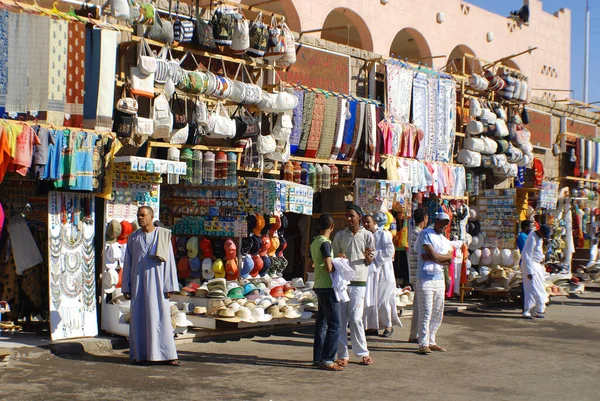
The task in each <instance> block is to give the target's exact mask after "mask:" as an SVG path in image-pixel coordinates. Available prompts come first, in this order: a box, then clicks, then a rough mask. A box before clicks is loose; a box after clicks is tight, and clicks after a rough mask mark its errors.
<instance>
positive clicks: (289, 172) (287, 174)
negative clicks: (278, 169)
mask: <svg viewBox="0 0 600 401" xmlns="http://www.w3.org/2000/svg"><path fill="white" fill-rule="evenodd" d="M283 179H284V180H286V181H290V182H294V164H293V163H292V162H291V161H289V160H288V162H287V163H285V166H284V167H283Z"/></svg>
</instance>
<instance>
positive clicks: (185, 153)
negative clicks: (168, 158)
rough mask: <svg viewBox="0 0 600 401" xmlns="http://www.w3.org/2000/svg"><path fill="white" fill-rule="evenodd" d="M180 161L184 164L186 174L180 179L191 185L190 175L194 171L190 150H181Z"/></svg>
mask: <svg viewBox="0 0 600 401" xmlns="http://www.w3.org/2000/svg"><path fill="white" fill-rule="evenodd" d="M180 158H181V161H182V162H185V164H186V166H187V167H186V170H185V171H186V173H185V175H184V176H182V177H181V179H182V180H183V181H185V183H186V184H188V185H189V184H191V183H192V175H193V170H194V162H193V161H192V158H193V153H192V150H191V149H183V150H182V151H181V157H180Z"/></svg>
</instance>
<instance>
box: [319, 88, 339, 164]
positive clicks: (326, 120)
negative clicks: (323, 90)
mask: <svg viewBox="0 0 600 401" xmlns="http://www.w3.org/2000/svg"><path fill="white" fill-rule="evenodd" d="M337 109H338V99H337V98H335V97H333V96H331V97H329V98H327V99H326V100H325V114H324V117H323V129H322V134H321V141H320V143H319V150H318V152H317V158H318V159H329V157H330V156H331V148H332V147H333V140H334V139H335V125H336V117H337Z"/></svg>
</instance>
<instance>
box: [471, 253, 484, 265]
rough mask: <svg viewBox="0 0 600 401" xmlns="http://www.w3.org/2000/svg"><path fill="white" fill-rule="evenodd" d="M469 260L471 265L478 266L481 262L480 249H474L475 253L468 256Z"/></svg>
mask: <svg viewBox="0 0 600 401" xmlns="http://www.w3.org/2000/svg"><path fill="white" fill-rule="evenodd" d="M469 260H470V261H471V263H472V264H473V265H476V266H478V265H479V263H480V262H481V249H476V250H475V251H473V253H471V256H469Z"/></svg>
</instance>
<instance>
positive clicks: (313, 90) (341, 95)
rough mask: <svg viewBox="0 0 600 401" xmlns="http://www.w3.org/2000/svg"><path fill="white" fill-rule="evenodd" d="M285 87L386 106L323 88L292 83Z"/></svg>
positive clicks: (372, 100) (377, 101)
mask: <svg viewBox="0 0 600 401" xmlns="http://www.w3.org/2000/svg"><path fill="white" fill-rule="evenodd" d="M285 85H287V86H289V87H292V88H297V89H302V90H304V91H305V92H313V93H316V94H319V93H320V94H322V95H325V96H335V97H343V98H344V99H347V100H356V101H358V102H363V103H367V104H374V105H376V106H380V107H383V106H384V104H383V103H382V102H380V101H379V100H374V99H367V98H364V97H359V96H354V95H346V94H344V93H339V92H334V91H331V90H325V89H321V88H311V87H308V86H305V85H302V84H300V83H297V84H290V83H286V84H285Z"/></svg>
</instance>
